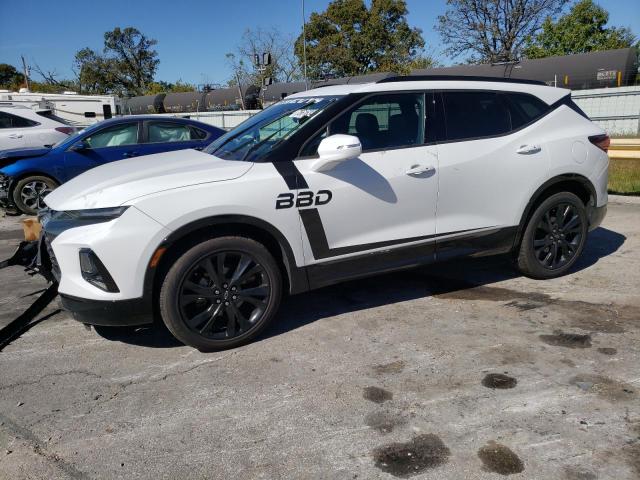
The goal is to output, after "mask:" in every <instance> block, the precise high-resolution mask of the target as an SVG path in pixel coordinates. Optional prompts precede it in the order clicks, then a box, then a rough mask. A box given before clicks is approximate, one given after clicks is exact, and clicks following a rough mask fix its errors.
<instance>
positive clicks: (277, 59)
mask: <svg viewBox="0 0 640 480" xmlns="http://www.w3.org/2000/svg"><path fill="white" fill-rule="evenodd" d="M293 42H294V39H293V38H291V37H287V36H284V35H283V34H281V33H280V32H279V31H278V30H276V29H271V30H265V29H262V28H258V29H256V30H251V29H247V30H245V32H244V33H243V34H242V39H241V40H240V44H239V45H238V47H237V55H236V54H233V53H232V54H231V55H232V57H233V58H231V57H229V56H228V55H227V58H228V59H229V61H230V62H231V64H232V68H233V66H234V65H235V68H234V81H236V82H237V79H236V78H235V77H236V75H235V73H236V72H237V73H240V74H241V82H242V83H243V84H251V85H262V83H263V80H264V79H265V78H271V79H273V81H274V82H291V81H294V80H297V79H299V78H300V66H299V64H298V59H297V58H296V55H295V53H294V51H293ZM263 53H270V54H271V64H270V65H267V66H266V67H265V69H264V70H263V71H260V70H259V69H258V66H257V65H255V64H254V57H255V55H258V56H259V58H260V59H262V54H263ZM240 64H242V65H240ZM240 67H241V68H240Z"/></svg>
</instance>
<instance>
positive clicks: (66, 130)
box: [55, 127, 76, 135]
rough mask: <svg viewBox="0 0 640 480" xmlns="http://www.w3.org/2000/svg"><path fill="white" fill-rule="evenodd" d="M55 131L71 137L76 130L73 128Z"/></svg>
mask: <svg viewBox="0 0 640 480" xmlns="http://www.w3.org/2000/svg"><path fill="white" fill-rule="evenodd" d="M55 131H56V132H60V133H64V134H65V135H72V134H74V133H75V131H76V129H75V128H73V127H56V128H55Z"/></svg>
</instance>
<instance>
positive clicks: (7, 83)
mask: <svg viewBox="0 0 640 480" xmlns="http://www.w3.org/2000/svg"><path fill="white" fill-rule="evenodd" d="M23 83H24V75H23V74H22V73H20V72H19V71H18V70H17V69H16V67H14V66H13V65H9V64H8V63H0V88H3V89H7V90H18V89H19V88H20V87H21V86H22V84H23Z"/></svg>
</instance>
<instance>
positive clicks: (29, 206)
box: [13, 175, 58, 215]
mask: <svg viewBox="0 0 640 480" xmlns="http://www.w3.org/2000/svg"><path fill="white" fill-rule="evenodd" d="M56 188H58V182H56V181H55V180H53V179H52V178H49V177H45V176H42V175H33V176H29V177H25V178H23V179H21V180H19V181H18V183H16V186H15V187H14V188H13V203H14V204H15V206H16V208H17V209H18V210H20V211H21V212H22V213H25V214H27V215H36V214H37V213H38V210H40V209H41V208H44V207H45V204H44V202H43V201H42V200H43V199H44V197H46V196H47V195H48V194H49V193H51V192H52V191H53V190H55V189H56Z"/></svg>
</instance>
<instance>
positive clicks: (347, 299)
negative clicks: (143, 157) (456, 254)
mask: <svg viewBox="0 0 640 480" xmlns="http://www.w3.org/2000/svg"><path fill="white" fill-rule="evenodd" d="M19 228H20V227H19V219H16V218H9V217H7V218H5V219H0V260H1V259H4V258H5V257H7V256H9V255H10V254H11V252H12V250H13V248H14V247H15V245H16V244H17V242H18V239H19V238H20V236H21V234H20V231H19ZM45 287H46V284H45V282H44V281H43V280H40V279H38V278H30V277H27V276H26V275H25V274H24V272H22V270H21V269H19V268H17V267H13V268H10V269H6V270H3V271H1V272H0V325H4V324H6V323H7V322H9V321H10V320H11V319H12V318H15V317H16V316H17V315H19V314H20V313H21V312H22V311H23V310H24V309H25V308H26V307H28V305H29V304H30V303H32V302H33V301H34V300H35V298H36V297H37V296H38V295H39V294H40V292H41V291H42V290H43V289H44V288H45ZM58 308H59V307H58V306H57V304H55V302H54V304H52V305H51V306H50V307H49V308H48V309H47V310H46V311H45V312H43V314H42V316H46V317H47V318H46V319H45V320H43V321H42V322H40V323H38V324H37V325H36V326H34V327H33V328H32V329H30V330H29V331H28V332H26V333H25V334H24V335H23V336H22V337H20V338H19V339H17V340H16V341H14V342H13V343H12V344H10V345H9V346H7V347H6V348H5V349H4V350H3V351H2V352H0V478H2V479H11V480H17V479H26V478H73V479H85V478H126V479H160V478H167V479H169V478H171V479H173V478H182V479H191V478H193V479H205V478H206V479H218V478H219V479H223V478H237V479H240V478H241V479H253V478H261V479H289V478H296V479H297V478H325V479H355V478H359V479H375V478H396V477H403V478H406V477H411V478H416V479H418V478H424V479H467V478H468V479H495V478H501V475H510V477H509V478H514V479H524V478H526V479H567V480H593V479H615V480H625V479H638V478H640V369H639V368H638V366H639V365H640V205H638V204H619V203H612V204H610V206H609V213H608V216H607V217H606V219H605V221H604V224H603V226H602V227H601V228H599V229H597V230H596V231H594V232H593V233H592V234H591V235H590V238H589V241H588V244H587V247H586V250H585V253H584V255H583V257H582V258H581V260H580V261H579V263H578V264H577V266H576V267H575V268H574V271H573V272H572V273H571V274H569V275H567V276H565V277H563V278H559V279H555V280H551V281H535V280H531V279H527V278H524V277H521V276H519V275H518V274H517V273H516V272H515V271H514V270H513V269H512V268H511V266H510V263H509V261H508V260H507V259H505V258H484V259H473V260H466V261H456V262H452V263H447V264H441V265H434V266H430V267H428V268H421V269H418V270H413V271H406V272H401V273H394V274H389V275H383V276H378V277H374V278H370V279H366V280H361V281H354V282H349V283H345V284H341V285H336V286H332V287H329V288H325V289H322V290H319V291H315V292H310V293H307V294H303V295H299V296H295V297H291V298H288V299H286V300H285V301H284V302H283V306H282V311H281V314H280V315H279V317H278V318H277V320H276V321H275V323H274V324H273V325H272V327H271V328H270V329H269V330H268V331H267V332H266V333H265V334H264V335H263V336H262V338H260V339H259V340H258V341H256V342H254V343H252V344H250V345H247V346H244V347H241V348H237V349H234V350H228V351H224V352H218V353H206V354H205V353H200V352H198V351H196V350H194V349H191V348H189V347H185V346H182V345H180V344H179V343H177V342H176V341H175V340H174V339H173V338H172V337H171V336H170V335H169V334H168V333H167V331H166V330H164V329H162V328H160V327H156V328H145V329H137V330H136V329H99V330H97V331H96V330H95V329H92V330H87V329H85V328H84V327H83V326H82V325H80V324H78V323H77V322H75V321H74V320H72V319H71V318H70V317H69V315H67V314H66V313H64V312H59V311H58Z"/></svg>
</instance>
